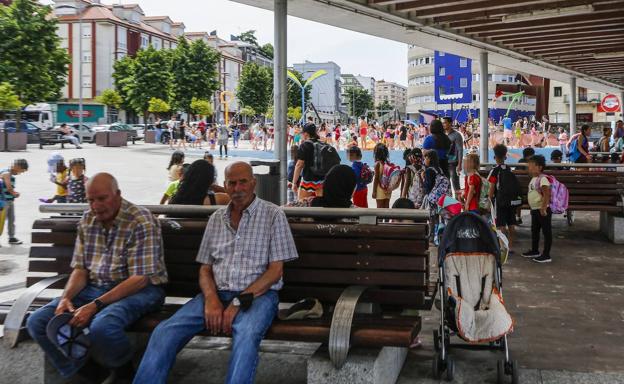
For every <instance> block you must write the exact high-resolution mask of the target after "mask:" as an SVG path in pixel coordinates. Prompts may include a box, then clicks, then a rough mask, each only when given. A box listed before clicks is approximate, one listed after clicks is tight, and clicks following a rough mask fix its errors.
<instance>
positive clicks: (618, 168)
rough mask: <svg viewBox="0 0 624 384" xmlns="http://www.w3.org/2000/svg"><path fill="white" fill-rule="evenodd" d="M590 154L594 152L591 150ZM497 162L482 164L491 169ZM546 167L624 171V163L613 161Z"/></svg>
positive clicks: (547, 165)
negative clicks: (613, 162)
mask: <svg viewBox="0 0 624 384" xmlns="http://www.w3.org/2000/svg"><path fill="white" fill-rule="evenodd" d="M590 154H594V152H590ZM507 165H508V166H510V167H518V168H520V167H522V168H524V167H527V166H528V164H527V163H514V164H507ZM495 166H496V164H494V163H484V164H481V168H484V169H490V168H492V167H495ZM546 167H547V168H550V169H553V168H565V169H567V168H575V169H579V168H587V169H592V168H601V169H604V168H612V169H615V170H616V171H618V172H624V164H612V163H546Z"/></svg>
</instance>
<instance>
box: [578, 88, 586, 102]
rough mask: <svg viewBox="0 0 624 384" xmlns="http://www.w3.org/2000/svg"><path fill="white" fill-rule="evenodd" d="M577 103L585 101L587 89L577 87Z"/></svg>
mask: <svg viewBox="0 0 624 384" xmlns="http://www.w3.org/2000/svg"><path fill="white" fill-rule="evenodd" d="M578 101H587V88H583V87H578Z"/></svg>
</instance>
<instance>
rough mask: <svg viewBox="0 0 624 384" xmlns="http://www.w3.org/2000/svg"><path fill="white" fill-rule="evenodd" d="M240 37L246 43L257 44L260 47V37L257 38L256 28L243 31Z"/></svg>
mask: <svg viewBox="0 0 624 384" xmlns="http://www.w3.org/2000/svg"><path fill="white" fill-rule="evenodd" d="M238 39H239V40H240V41H244V42H245V43H249V44H251V45H255V46H256V47H260V45H258V39H257V38H256V31H255V30H254V29H251V30H249V31H246V32H243V33H241V34H240V35H238Z"/></svg>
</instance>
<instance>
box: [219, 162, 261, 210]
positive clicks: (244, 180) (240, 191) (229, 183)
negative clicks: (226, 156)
mask: <svg viewBox="0 0 624 384" xmlns="http://www.w3.org/2000/svg"><path fill="white" fill-rule="evenodd" d="M225 190H226V192H227V194H228V195H229V196H230V199H231V201H232V205H233V206H234V208H235V209H239V210H243V209H245V208H246V207H247V206H249V204H251V202H252V201H253V199H254V197H255V194H254V191H255V190H256V178H255V177H254V175H253V169H252V168H251V165H249V164H247V163H244V162H242V161H237V162H235V163H232V164H230V165H228V166H227V168H225Z"/></svg>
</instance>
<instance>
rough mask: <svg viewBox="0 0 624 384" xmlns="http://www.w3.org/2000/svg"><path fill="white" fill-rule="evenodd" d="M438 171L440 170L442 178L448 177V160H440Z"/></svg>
mask: <svg viewBox="0 0 624 384" xmlns="http://www.w3.org/2000/svg"><path fill="white" fill-rule="evenodd" d="M440 169H442V173H444V176H446V177H450V173H449V162H448V159H440Z"/></svg>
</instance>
